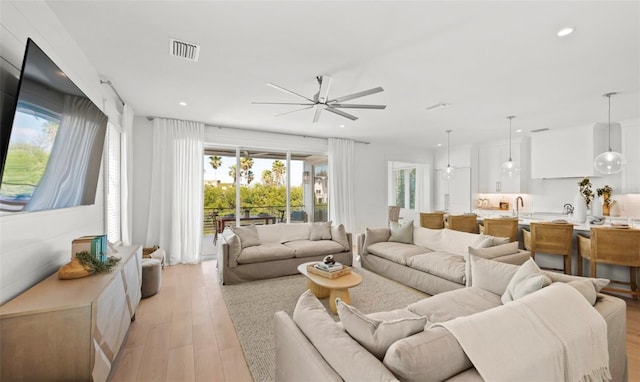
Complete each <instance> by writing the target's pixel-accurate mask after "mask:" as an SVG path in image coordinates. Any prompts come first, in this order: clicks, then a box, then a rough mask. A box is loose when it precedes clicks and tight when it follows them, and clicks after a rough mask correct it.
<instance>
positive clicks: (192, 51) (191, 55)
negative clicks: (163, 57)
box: [169, 38, 200, 61]
mask: <svg viewBox="0 0 640 382" xmlns="http://www.w3.org/2000/svg"><path fill="white" fill-rule="evenodd" d="M169 54H171V55H172V56H176V57H181V58H185V59H187V60H190V61H198V56H200V46H199V45H196V44H194V43H191V42H186V41H181V40H176V39H175V38H170V39H169Z"/></svg>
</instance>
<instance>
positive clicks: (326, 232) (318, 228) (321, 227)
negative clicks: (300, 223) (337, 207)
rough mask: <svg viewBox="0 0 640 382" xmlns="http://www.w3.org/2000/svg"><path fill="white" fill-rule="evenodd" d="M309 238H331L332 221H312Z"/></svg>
mask: <svg viewBox="0 0 640 382" xmlns="http://www.w3.org/2000/svg"><path fill="white" fill-rule="evenodd" d="M309 240H314V241H315V240H331V221H328V222H315V223H311V224H310V225H309Z"/></svg>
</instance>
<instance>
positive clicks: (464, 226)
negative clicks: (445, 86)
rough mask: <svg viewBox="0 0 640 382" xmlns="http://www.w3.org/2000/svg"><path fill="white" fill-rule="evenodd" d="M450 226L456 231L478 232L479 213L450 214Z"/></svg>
mask: <svg viewBox="0 0 640 382" xmlns="http://www.w3.org/2000/svg"><path fill="white" fill-rule="evenodd" d="M447 223H448V228H449V229H452V230H454V231H462V232H470V233H478V215H476V214H464V215H449V216H448V217H447Z"/></svg>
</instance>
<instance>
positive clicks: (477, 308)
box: [407, 287, 501, 323]
mask: <svg viewBox="0 0 640 382" xmlns="http://www.w3.org/2000/svg"><path fill="white" fill-rule="evenodd" d="M500 305H501V302H500V295H496V294H494V293H491V292H488V291H486V290H483V289H480V288H475V287H469V288H461V289H455V290H452V291H449V292H446V293H440V294H437V295H435V296H432V297H429V298H425V299H423V300H420V301H418V302H415V303H413V304H410V305H408V306H407V309H409V310H410V311H411V312H413V313H415V314H417V315H418V316H425V317H426V318H427V320H428V321H429V323H436V322H444V321H449V320H452V319H454V318H456V317H463V316H468V315H470V314H474V313H478V312H482V311H485V310H487V309H490V308H494V307H496V306H500Z"/></svg>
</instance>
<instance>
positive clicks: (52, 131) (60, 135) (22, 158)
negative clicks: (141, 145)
mask: <svg viewBox="0 0 640 382" xmlns="http://www.w3.org/2000/svg"><path fill="white" fill-rule="evenodd" d="M15 99H16V102H15V108H13V109H12V110H3V111H2V113H3V114H4V113H12V114H13V115H12V118H11V119H10V122H11V123H9V124H3V125H2V139H1V140H0V149H2V155H0V159H1V160H2V162H1V164H0V165H1V166H2V167H0V176H1V179H2V181H1V183H0V211H12V212H19V211H42V210H49V209H56V208H68V207H74V206H80V205H90V204H94V203H95V197H96V189H97V185H98V177H99V174H100V164H101V161H102V152H103V147H104V139H105V133H106V129H107V117H106V115H105V114H104V113H102V111H101V110H100V109H99V108H98V107H97V106H96V105H95V104H94V103H93V102H92V101H91V100H90V99H89V98H88V97H87V96H86V95H85V94H84V93H83V92H82V91H81V90H80V89H79V88H78V87H77V86H76V85H75V84H74V83H73V82H72V81H71V80H70V79H69V78H68V77H67V75H66V74H65V73H64V72H63V71H62V70H60V68H59V67H58V66H57V65H56V64H55V63H54V62H53V61H52V60H51V59H50V58H49V57H48V56H47V55H46V54H45V53H44V52H43V51H42V49H40V48H39V47H38V46H37V45H36V44H35V43H34V42H33V41H32V40H31V39H28V41H27V47H26V51H25V55H24V61H23V63H22V71H21V75H20V82H19V85H18V93H17V96H16V98H15ZM4 117H5V116H4V115H3V120H5V118H4Z"/></svg>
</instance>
